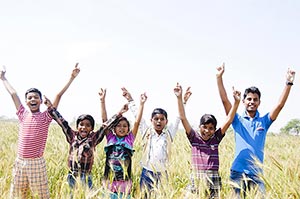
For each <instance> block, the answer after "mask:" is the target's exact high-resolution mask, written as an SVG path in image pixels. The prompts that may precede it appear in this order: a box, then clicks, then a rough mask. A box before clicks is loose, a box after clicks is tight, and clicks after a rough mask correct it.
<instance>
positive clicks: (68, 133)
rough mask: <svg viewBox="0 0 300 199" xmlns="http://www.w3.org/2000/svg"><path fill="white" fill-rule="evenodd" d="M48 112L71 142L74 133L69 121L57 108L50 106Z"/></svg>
mask: <svg viewBox="0 0 300 199" xmlns="http://www.w3.org/2000/svg"><path fill="white" fill-rule="evenodd" d="M48 112H49V114H50V115H51V117H52V118H53V119H54V120H55V121H56V123H57V124H58V125H59V126H60V127H61V129H62V130H63V132H64V134H65V136H66V139H67V141H68V142H69V143H71V142H72V138H73V134H74V133H73V130H72V129H71V127H70V126H69V123H68V122H67V121H66V120H65V119H64V118H63V116H62V115H61V114H60V113H59V112H58V111H57V110H56V109H55V108H49V109H48Z"/></svg>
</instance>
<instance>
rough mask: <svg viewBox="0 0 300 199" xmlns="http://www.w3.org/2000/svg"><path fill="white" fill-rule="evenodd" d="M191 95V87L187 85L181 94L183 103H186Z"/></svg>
mask: <svg viewBox="0 0 300 199" xmlns="http://www.w3.org/2000/svg"><path fill="white" fill-rule="evenodd" d="M191 95H192V91H191V87H190V86H189V87H188V88H187V89H186V91H185V93H184V96H183V103H184V104H186V102H187V101H188V100H189V98H190V96H191Z"/></svg>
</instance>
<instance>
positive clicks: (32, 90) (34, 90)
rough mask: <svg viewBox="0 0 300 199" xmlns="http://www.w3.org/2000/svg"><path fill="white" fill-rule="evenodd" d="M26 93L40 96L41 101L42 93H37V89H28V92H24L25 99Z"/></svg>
mask: <svg viewBox="0 0 300 199" xmlns="http://www.w3.org/2000/svg"><path fill="white" fill-rule="evenodd" d="M28 93H37V94H38V95H39V96H40V98H41V99H42V93H41V91H39V89H37V88H30V89H28V90H27V91H26V92H25V99H26V98H27V95H28Z"/></svg>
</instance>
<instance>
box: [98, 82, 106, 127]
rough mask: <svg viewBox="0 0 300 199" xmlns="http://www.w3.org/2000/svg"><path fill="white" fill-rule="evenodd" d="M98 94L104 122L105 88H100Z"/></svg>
mask: <svg viewBox="0 0 300 199" xmlns="http://www.w3.org/2000/svg"><path fill="white" fill-rule="evenodd" d="M98 94H99V96H100V104H101V117H102V122H106V121H107V112H106V105H105V97H106V89H103V88H100V91H99V92H98Z"/></svg>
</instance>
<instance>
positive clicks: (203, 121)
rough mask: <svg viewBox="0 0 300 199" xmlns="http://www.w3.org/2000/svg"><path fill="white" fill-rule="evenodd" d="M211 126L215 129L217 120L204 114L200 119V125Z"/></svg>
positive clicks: (210, 115)
mask: <svg viewBox="0 0 300 199" xmlns="http://www.w3.org/2000/svg"><path fill="white" fill-rule="evenodd" d="M210 123H211V124H213V125H214V127H215V128H217V119H216V118H215V116H214V115H212V114H204V115H203V116H202V117H201V119H200V125H204V124H210Z"/></svg>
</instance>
